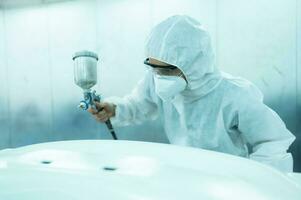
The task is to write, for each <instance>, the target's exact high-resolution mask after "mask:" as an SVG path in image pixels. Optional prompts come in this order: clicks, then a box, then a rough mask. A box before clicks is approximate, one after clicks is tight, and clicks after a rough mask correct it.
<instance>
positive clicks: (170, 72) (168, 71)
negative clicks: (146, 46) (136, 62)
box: [144, 58, 182, 76]
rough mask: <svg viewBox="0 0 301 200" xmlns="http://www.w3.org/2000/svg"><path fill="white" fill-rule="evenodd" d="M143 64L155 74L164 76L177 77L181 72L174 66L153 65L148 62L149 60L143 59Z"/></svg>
mask: <svg viewBox="0 0 301 200" xmlns="http://www.w3.org/2000/svg"><path fill="white" fill-rule="evenodd" d="M144 64H145V65H147V66H148V67H150V68H151V70H152V71H154V72H155V73H156V74H159V75H165V76H179V75H181V74H182V72H181V70H180V69H179V68H178V67H176V66H174V65H155V64H151V63H150V62H149V58H147V59H145V61H144Z"/></svg>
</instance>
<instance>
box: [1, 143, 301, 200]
mask: <svg viewBox="0 0 301 200" xmlns="http://www.w3.org/2000/svg"><path fill="white" fill-rule="evenodd" d="M43 163H44V164H43ZM45 163H47V164H45ZM104 168H110V169H115V170H104ZM0 187H1V190H0V198H1V199H9V200H18V199H22V200H26V199H30V200H34V199H41V198H43V199H44V200H48V199H49V200H50V199H57V200H60V199H66V198H68V199H72V200H73V199H74V200H75V199H76V200H77V199H89V200H93V199H100V198H101V199H112V200H113V199H133V200H136V199H173V200H175V199H190V200H193V199H203V200H207V199H208V200H209V199H210V200H236V199H237V200H238V199H242V198H243V199H245V200H254V199H256V200H276V199H277V200H285V199H290V200H299V198H300V192H301V187H300V186H299V185H298V184H297V183H296V182H294V181H293V180H292V179H290V178H288V177H287V176H286V175H285V174H282V173H280V172H278V171H276V170H274V169H272V168H270V167H267V166H265V165H262V164H260V163H258V162H255V161H251V160H248V159H244V158H239V157H234V156H230V155H227V154H222V153H216V152H212V151H205V150H198V149H194V148H187V147H179V146H173V145H167V144H155V143H145V142H143V143H142V142H129V141H69V142H57V143H45V144H39V145H33V146H28V147H24V148H19V149H12V150H4V151H1V152H0Z"/></svg>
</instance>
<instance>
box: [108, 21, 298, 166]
mask: <svg viewBox="0 0 301 200" xmlns="http://www.w3.org/2000/svg"><path fill="white" fill-rule="evenodd" d="M146 57H150V58H154V59H157V60H159V61H162V62H166V63H168V64H171V65H175V66H177V67H178V68H179V69H181V70H182V72H183V73H184V75H185V76H186V78H187V81H188V85H187V87H186V89H185V90H184V91H183V92H181V93H180V94H179V95H177V96H176V97H175V98H174V100H172V101H171V102H166V101H162V100H161V99H160V98H159V97H158V95H157V94H156V92H155V89H154V87H155V85H154V74H153V73H152V72H151V71H147V73H146V74H145V76H144V78H143V79H142V80H140V82H139V83H138V85H137V86H136V88H135V89H134V90H133V91H132V93H131V94H129V95H127V96H125V97H124V98H109V99H110V101H111V102H113V103H115V104H116V115H115V117H113V118H111V121H112V123H113V125H115V126H126V125H132V124H139V123H141V122H143V121H145V120H152V119H156V118H157V117H158V116H160V117H161V118H162V122H163V125H164V130H165V132H166V134H167V137H168V139H169V141H170V143H172V144H178V145H184V146H191V147H197V148H202V149H207V150H213V151H219V152H224V153H229V154H233V155H237V156H242V157H249V158H250V159H253V160H256V161H259V162H262V163H265V164H268V165H271V166H274V167H275V168H278V169H279V170H281V171H292V164H293V160H292V156H291V154H290V153H287V149H288V147H289V146H290V144H291V143H292V142H293V141H294V139H295V137H294V136H293V135H292V134H291V133H290V131H288V130H287V128H286V126H285V124H284V123H283V121H282V120H281V119H280V117H279V116H278V115H277V114H276V113H275V112H274V111H273V110H271V109H270V108H269V107H267V106H266V105H265V104H264V103H263V95H262V93H261V92H260V91H259V90H258V89H257V88H256V86H254V85H253V84H252V83H251V82H249V81H247V80H245V79H242V78H237V77H233V76H231V75H229V74H226V73H223V72H221V71H219V70H218V69H217V67H216V65H215V58H214V53H213V50H212V47H211V40H210V36H209V34H208V33H207V32H206V31H205V30H203V29H202V28H201V25H200V23H199V22H197V21H196V20H194V19H193V18H191V17H188V16H180V15H176V16H172V17H170V18H168V19H166V20H165V21H163V22H161V23H160V24H158V25H157V26H155V27H154V29H153V30H152V32H151V34H150V36H149V38H148V41H147V44H146ZM247 144H249V146H250V147H251V151H250V152H249V151H248V148H247Z"/></svg>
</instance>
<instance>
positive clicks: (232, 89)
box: [220, 72, 263, 102]
mask: <svg viewBox="0 0 301 200" xmlns="http://www.w3.org/2000/svg"><path fill="white" fill-rule="evenodd" d="M222 77H223V80H222V83H221V84H220V85H221V86H222V88H224V89H225V93H226V94H225V95H226V96H227V97H228V98H230V99H232V101H234V102H236V101H249V100H255V101H258V102H263V94H262V92H261V91H260V90H259V89H258V87H257V86H256V85H255V84H253V83H252V82H251V81H249V80H247V79H244V78H242V77H235V76H232V75H230V74H227V73H224V72H223V73H222Z"/></svg>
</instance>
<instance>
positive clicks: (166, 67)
mask: <svg viewBox="0 0 301 200" xmlns="http://www.w3.org/2000/svg"><path fill="white" fill-rule="evenodd" d="M144 64H146V65H148V66H151V67H152V68H158V69H177V67H176V66H173V65H167V66H162V65H154V64H150V63H149V58H147V59H145V61H144Z"/></svg>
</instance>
